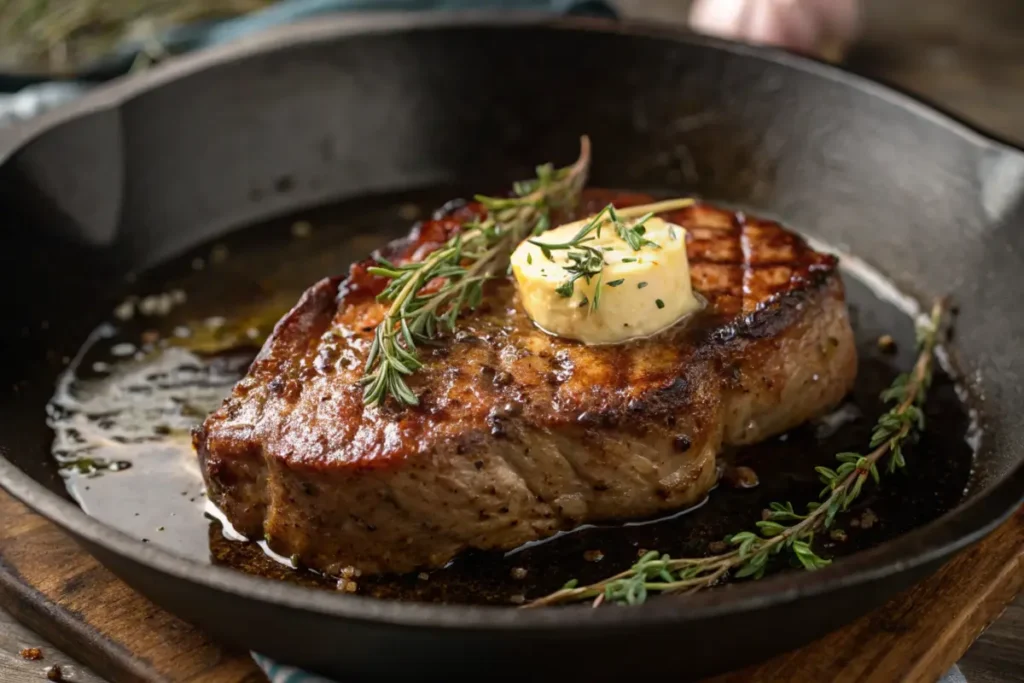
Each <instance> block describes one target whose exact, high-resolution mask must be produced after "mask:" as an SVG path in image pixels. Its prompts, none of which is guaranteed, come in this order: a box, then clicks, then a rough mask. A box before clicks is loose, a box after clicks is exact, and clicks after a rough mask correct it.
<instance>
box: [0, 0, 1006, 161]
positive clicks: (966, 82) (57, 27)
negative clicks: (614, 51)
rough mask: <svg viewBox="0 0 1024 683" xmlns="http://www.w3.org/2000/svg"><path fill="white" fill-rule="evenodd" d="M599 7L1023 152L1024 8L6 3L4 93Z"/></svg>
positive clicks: (631, 2) (578, 2)
mask: <svg viewBox="0 0 1024 683" xmlns="http://www.w3.org/2000/svg"><path fill="white" fill-rule="evenodd" d="M602 4H607V5H611V6H612V7H613V8H614V10H615V11H616V12H617V13H618V15H619V16H621V17H624V18H629V19H641V20H648V21H658V22H666V23H670V24H675V25H682V26H687V27H689V28H692V29H695V30H704V31H713V32H717V33H719V34H720V35H725V36H726V37H734V38H738V39H750V40H752V41H756V40H757V39H765V40H767V41H768V42H775V43H776V44H781V45H782V46H783V47H791V48H805V49H806V50H807V51H811V52H817V53H818V54H819V55H820V56H822V57H826V58H829V59H833V60H836V61H842V62H843V63H844V65H846V66H848V67H849V68H852V69H854V70H856V71H859V72H862V73H865V74H868V75H871V76H875V77H879V78H883V79H885V80H888V81H891V82H893V83H894V84H896V85H899V86H901V87H904V88H906V89H909V90H912V91H913V92H915V93H918V94H920V95H923V96H925V97H927V98H929V99H932V100H935V101H936V102H938V103H940V104H942V105H943V106H945V107H947V108H949V109H951V110H953V111H954V112H955V113H957V114H959V115H961V116H963V117H966V118H968V119H971V120H972V121H974V122H976V123H978V124H980V125H981V126H983V127H986V128H989V129H991V130H993V131H995V132H997V133H999V134H1001V135H1003V136H1005V137H1009V138H1012V139H1013V140H1015V141H1021V140H1024V123H1021V121H1022V117H1021V115H1020V114H1021V112H1024V87H1022V85H1024V40H1022V38H1024V2H1022V1H1021V0H696V2H695V1H694V0H606V1H605V2H590V1H586V0H504V1H502V0H448V1H444V0H284V1H283V2H275V1H274V0H0V93H11V92H16V91H17V90H19V89H20V88H22V87H24V86H25V85H29V84H31V83H33V82H35V81H37V80H38V79H39V77H41V76H43V77H47V78H50V77H52V78H75V77H82V76H84V77H87V78H108V77H110V76H111V75H115V74H116V73H117V72H118V71H123V70H124V69H125V68H126V65H130V67H131V68H135V69H141V68H146V67H147V66H149V65H150V64H152V63H153V62H156V61H159V60H161V59H165V58H167V57H168V56H169V55H170V54H173V53H175V52H178V51H183V50H190V49H197V48H200V47H202V46H204V44H207V43H210V42H215V41H223V40H224V39H226V38H230V37H234V36H236V35H241V34H244V33H245V32H247V31H249V30H250V29H251V28H253V27H257V28H258V27H265V26H268V25H272V24H273V23H275V22H276V23H282V22H284V21H288V20H294V19H295V18H298V17H301V16H307V17H308V16H316V15H317V14H320V13H326V12H330V11H338V10H344V9H350V10H361V9H367V8H373V9H376V8H383V9H407V8H410V7H413V8H423V9H429V8H438V7H440V8H452V7H480V6H483V7H507V8H510V9H515V8H527V9H550V10H554V11H565V10H566V8H570V7H574V8H579V7H585V9H592V7H593V6H599V5H602ZM695 4H696V5H697V6H696V7H695V6H694V5H695ZM587 6H589V7H587ZM850 8H853V10H855V16H856V21H855V26H854V27H850V26H849V25H843V26H840V30H839V31H838V33H839V35H838V36H836V35H828V33H829V31H828V30H826V29H827V28H828V27H827V26H826V24H827V22H828V20H829V19H831V20H835V19H836V18H837V17H838V19H839V20H840V23H841V24H849V22H848V21H845V20H846V19H848V16H846V15H848V14H849V11H850ZM246 17H249V18H253V17H259V18H260V20H259V21H256V20H255V19H251V20H250V21H249V23H248V24H246V23H245V21H244V20H245V18H246ZM239 18H242V19H243V21H242V22H238V21H234V22H232V21H231V20H232V19H239ZM225 20H228V21H227V22H226V23H225ZM225 28H227V29H228V30H225Z"/></svg>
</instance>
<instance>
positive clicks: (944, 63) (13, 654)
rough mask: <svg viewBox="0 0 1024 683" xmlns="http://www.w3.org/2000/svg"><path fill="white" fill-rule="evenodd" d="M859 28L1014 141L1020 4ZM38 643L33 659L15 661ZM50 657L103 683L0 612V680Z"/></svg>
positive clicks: (1008, 673)
mask: <svg viewBox="0 0 1024 683" xmlns="http://www.w3.org/2000/svg"><path fill="white" fill-rule="evenodd" d="M616 4H617V5H618V6H619V8H620V9H621V10H622V11H623V13H624V14H626V15H629V16H639V17H643V18H645V19H656V20H662V21H668V22H678V21H680V20H681V19H684V18H685V7H686V5H688V3H687V2H685V1H683V0H618V2H617V3H616ZM864 4H865V25H864V26H865V30H864V34H863V36H862V38H861V40H860V42H859V43H858V45H857V46H856V47H855V48H854V50H853V51H852V52H851V53H850V55H849V58H848V61H849V64H850V65H851V67H852V68H854V69H856V70H858V71H860V72H862V73H867V74H871V75H876V76H879V77H881V78H883V79H885V80H888V81H890V82H893V83H895V84H896V85H899V86H901V87H903V88H905V89H907V90H910V91H912V92H916V93H918V94H920V95H922V96H924V97H926V98H928V99H930V100H932V101H934V102H936V103H938V104H940V105H942V106H944V107H946V108H948V109H950V110H951V111H953V112H955V113H957V114H958V115H960V116H962V117H964V118H966V119H968V120H971V121H973V122H975V123H977V124H978V125H980V126H982V127H983V128H986V129H988V130H990V131H992V132H994V133H996V134H998V135H1001V136H1003V137H1004V138H1007V139H1009V140H1013V141H1018V142H1022V143H1024V2H1022V1H1021V0H865V3H864ZM25 647H40V648H42V650H43V659H42V660H41V661H29V660H26V659H23V658H22V657H21V656H20V654H19V652H20V650H21V649H22V648H25ZM53 664H58V665H60V666H61V667H62V670H63V672H64V674H65V678H66V679H67V680H69V681H75V682H77V683H104V682H103V679H101V678H100V677H99V676H97V675H96V674H95V673H93V672H91V671H89V670H88V669H86V668H84V667H82V666H79V665H78V664H77V663H76V662H74V661H72V660H71V659H69V658H68V657H66V656H65V655H63V654H62V653H61V652H60V651H59V650H58V649H57V648H55V647H53V646H52V645H50V644H49V643H47V642H46V641H44V640H42V639H41V638H40V637H39V636H37V635H36V634H34V633H33V632H31V631H30V630H28V629H26V628H25V627H23V626H21V625H20V624H18V623H17V622H16V621H15V620H14V619H13V618H11V617H10V616H9V615H8V614H7V613H6V612H5V611H3V610H2V609H0V682H3V683H29V682H32V683H35V682H38V681H41V680H44V681H45V680H46V674H45V670H46V668H47V667H49V666H51V665H53ZM960 669H961V671H962V672H963V674H964V676H965V677H966V678H967V681H968V683H1011V682H1016V681H1024V597H1018V599H1017V601H1016V602H1015V603H1013V604H1012V605H1010V606H1009V607H1008V608H1007V610H1006V612H1005V613H1004V614H1003V616H1002V617H1001V618H1000V619H999V620H998V621H996V622H995V623H994V624H993V625H992V626H991V627H990V628H989V629H988V631H986V632H985V633H984V634H983V635H982V636H981V637H980V638H979V639H978V640H977V642H975V643H974V645H973V646H972V647H971V649H970V650H969V651H968V652H967V654H966V655H965V656H964V658H963V659H962V660H961V662H960Z"/></svg>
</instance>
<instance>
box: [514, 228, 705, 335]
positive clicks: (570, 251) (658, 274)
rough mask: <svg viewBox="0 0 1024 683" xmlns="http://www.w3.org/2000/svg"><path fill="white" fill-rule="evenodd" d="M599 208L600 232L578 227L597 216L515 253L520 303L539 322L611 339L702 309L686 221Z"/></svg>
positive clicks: (650, 330)
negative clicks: (622, 217)
mask: <svg viewBox="0 0 1024 683" xmlns="http://www.w3.org/2000/svg"><path fill="white" fill-rule="evenodd" d="M602 214H604V215H605V216H606V217H605V218H604V219H603V220H601V216H602ZM602 214H598V215H597V218H598V220H599V221H600V222H601V223H602V225H601V229H600V231H598V230H597V229H596V228H594V229H592V230H591V231H590V232H589V233H587V234H586V237H585V238H582V239H580V233H581V230H583V229H585V228H586V227H587V226H588V225H591V226H592V227H593V222H594V220H595V217H594V216H592V217H590V218H586V219H584V220H581V221H576V222H573V223H568V224H565V225H561V226H558V227H556V228H554V229H552V230H549V231H547V232H545V233H543V234H541V235H540V236H539V237H535V238H532V239H528V240H524V241H523V242H522V243H520V244H519V246H518V247H517V248H516V250H515V251H514V252H513V253H512V273H513V275H514V276H515V279H516V284H517V286H518V289H519V298H520V301H521V304H522V306H523V308H524V309H525V311H526V314H527V315H529V316H530V318H531V319H532V320H533V321H534V322H535V323H536V324H537V325H538V326H539V327H540V328H542V329H543V330H545V331H547V332H548V333H550V334H554V335H557V336H560V337H566V338H569V339H576V340H578V341H581V342H584V343H586V344H610V343H616V342H622V341H626V340H628V339H633V338H636V337H643V336H648V335H651V334H654V333H655V332H658V331H660V330H663V329H665V328H666V327H669V326H670V325H672V324H674V323H676V322H677V321H679V320H680V319H681V318H683V317H685V316H687V315H690V314H692V313H694V312H695V311H697V310H699V309H700V308H701V306H702V304H701V302H700V300H699V299H698V297H697V296H696V294H695V293H694V291H693V289H692V287H691V283H690V268H689V262H688V260H687V257H686V231H685V229H684V228H682V227H681V226H679V225H675V224H672V223H668V222H666V221H664V220H662V219H660V218H657V217H654V216H650V215H648V216H645V217H642V218H631V219H626V220H619V221H616V220H614V218H615V216H614V214H611V215H610V216H609V213H608V210H607V209H606V210H605V211H604V212H602ZM630 231H631V234H626V233H627V232H630ZM574 240H576V241H574ZM567 245H573V246H567ZM637 247H639V248H637ZM574 254H575V256H574Z"/></svg>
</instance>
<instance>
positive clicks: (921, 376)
mask: <svg viewBox="0 0 1024 683" xmlns="http://www.w3.org/2000/svg"><path fill="white" fill-rule="evenodd" d="M945 310H946V309H945V305H944V303H943V302H937V303H936V304H935V305H934V306H933V308H932V311H931V315H930V316H929V317H928V319H927V320H926V321H923V322H921V323H919V325H918V348H919V354H918V357H917V362H915V363H914V367H913V369H912V370H911V371H910V372H909V373H908V374H903V375H900V376H899V377H897V378H896V380H895V381H894V382H893V384H892V386H891V387H890V388H889V389H887V390H886V391H885V392H883V393H882V399H883V400H884V401H885V402H887V403H892V404H894V405H893V407H892V408H891V409H890V410H889V411H888V412H886V413H885V414H883V415H882V416H881V417H880V418H879V419H878V422H877V423H876V426H875V430H874V433H873V434H872V436H871V442H870V448H871V449H873V450H871V451H870V452H869V453H867V454H866V455H863V454H860V453H839V454H837V455H836V460H837V461H838V463H839V464H838V466H837V467H836V468H835V469H833V468H831V467H817V468H815V470H816V471H817V473H818V476H819V478H820V479H821V482H822V483H823V484H824V485H825V488H824V489H823V490H822V492H821V498H822V500H821V501H820V502H817V501H815V502H811V503H808V504H807V506H806V512H804V513H799V512H797V511H796V508H795V507H794V506H793V504H792V503H789V502H787V503H771V504H770V505H769V506H768V508H767V509H766V510H765V511H764V513H763V515H762V519H761V520H760V521H758V522H755V524H754V526H755V527H756V530H752V531H742V532H740V533H736V534H732V535H730V536H726V537H725V539H724V543H725V544H726V546H728V547H730V548H731V549H730V550H728V551H727V552H724V553H719V554H715V555H709V556H707V557H696V558H673V557H671V556H669V555H665V554H662V553H659V552H657V551H651V552H649V553H646V554H645V555H644V556H643V557H642V558H640V560H639V561H638V562H636V564H634V565H633V566H632V567H630V568H629V569H627V570H626V571H624V572H621V573H619V574H616V575H615V576H612V577H610V578H607V579H605V580H603V581H599V582H597V583H594V584H591V585H588V586H579V585H578V583H576V582H575V581H570V582H569V583H567V584H565V586H564V587H563V588H562V589H561V590H558V591H555V592H554V593H551V594H550V595H547V596H544V597H542V598H539V599H537V600H534V601H532V602H530V603H527V604H526V605H525V607H540V606H545V605H555V604H562V603H569V602H578V601H581V600H593V602H594V606H595V607H596V606H598V605H600V604H602V603H605V602H612V603H621V604H627V605H637V604H641V603H643V602H645V601H646V600H647V597H648V596H649V595H650V594H651V593H692V592H695V591H699V590H703V589H705V588H708V587H711V586H714V585H716V584H717V583H719V582H720V581H722V580H724V579H726V578H727V577H729V576H731V577H733V578H736V579H742V578H747V577H749V578H752V579H759V578H761V577H762V576H764V574H765V571H766V569H767V567H768V562H769V560H770V559H771V558H772V557H775V556H778V555H781V554H784V553H785V554H788V555H789V557H790V559H791V560H792V562H793V563H794V564H796V565H797V566H800V567H803V568H804V569H807V570H814V569H819V568H821V567H824V566H827V565H828V564H830V563H831V560H829V559H826V558H823V557H821V556H820V555H818V554H817V553H816V552H815V550H814V548H813V543H814V537H815V534H816V533H819V532H823V531H828V530H830V529H831V527H832V525H833V524H834V522H835V520H836V517H837V515H838V514H839V513H840V512H843V511H845V510H847V509H848V508H849V507H850V505H851V504H852V503H853V502H854V501H855V500H857V498H858V497H859V496H860V494H861V491H862V489H863V487H864V485H865V484H866V483H867V482H868V480H869V479H871V480H874V482H875V483H876V484H878V483H879V482H880V481H881V473H880V471H879V470H880V465H881V464H882V463H883V461H884V460H886V459H887V462H886V467H885V469H886V470H887V471H888V472H889V473H892V472H895V471H896V470H898V469H902V468H904V467H906V460H905V459H904V455H903V448H904V446H905V445H906V444H907V443H913V442H914V441H915V440H916V438H917V437H918V436H919V434H920V433H921V431H923V430H924V412H923V405H924V402H925V397H926V394H927V391H928V388H929V387H930V386H931V380H932V368H933V364H934V355H935V348H936V345H937V343H938V339H939V335H940V331H941V329H942V325H943V320H944V317H945Z"/></svg>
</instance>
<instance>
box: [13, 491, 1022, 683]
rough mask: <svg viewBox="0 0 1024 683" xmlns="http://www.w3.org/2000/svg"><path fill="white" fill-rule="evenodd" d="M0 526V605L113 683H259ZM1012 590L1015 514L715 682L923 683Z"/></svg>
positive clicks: (96, 574) (28, 518)
mask: <svg viewBox="0 0 1024 683" xmlns="http://www.w3.org/2000/svg"><path fill="white" fill-rule="evenodd" d="M0 517H2V518H3V519H4V522H5V524H4V525H0V603H2V604H3V605H4V607H6V608H7V609H8V610H10V611H11V613H12V614H14V615H15V616H16V617H17V618H18V619H19V620H20V621H22V622H23V623H25V624H27V625H28V626H29V627H31V628H34V629H35V630H36V631H37V632H39V633H40V634H41V635H42V636H43V637H45V638H47V639H48V640H49V641H50V642H52V643H53V644H54V645H56V646H57V647H59V648H61V649H62V650H63V651H64V652H66V653H67V654H69V655H71V656H73V657H75V658H77V659H78V660H79V661H81V662H83V663H84V664H86V665H87V666H89V667H91V668H92V669H93V670H95V671H96V672H97V673H98V674H100V675H102V676H105V677H106V678H108V679H109V680H110V681H112V683H139V682H144V683H151V682H152V683H156V682H160V683H256V682H258V681H265V680H266V679H265V677H264V676H263V675H262V673H260V672H259V671H258V669H257V668H256V666H255V665H254V664H253V662H252V660H251V659H250V658H249V657H248V655H247V654H246V653H236V652H229V651H227V650H224V649H222V648H221V647H219V646H218V645H217V644H215V643H213V642H211V641H210V640H208V639H207V638H206V637H205V636H204V635H203V634H202V633H201V632H200V631H198V630H197V629H195V628H193V627H191V626H189V625H188V624H185V623H184V622H182V621H181V620H179V619H178V618H176V617H174V616H172V615H170V614H168V613H167V612H164V611H162V610H160V609H159V608H157V607H156V606H155V605H153V604H152V603H150V602H149V601H148V600H146V599H145V598H143V597H142V596H140V595H139V594H137V593H135V592H133V591H132V590H131V589H130V588H128V587H127V586H126V585H124V584H123V583H121V582H120V581H119V580H118V579H117V578H115V577H114V576H113V575H112V574H110V573H109V572H108V571H107V570H105V569H104V568H103V567H102V566H100V565H99V564H98V563H97V562H96V561H95V560H94V559H93V558H92V557H91V556H90V555H88V554H87V553H86V552H85V551H84V550H82V549H81V548H80V547H79V546H78V545H77V544H76V543H74V542H73V541H72V540H71V539H70V538H69V537H67V536H66V535H65V534H63V533H62V532H61V531H60V530H58V529H57V528H56V527H54V526H53V525H52V524H50V523H49V522H47V521H46V520H44V519H42V518H41V517H39V516H38V515H35V514H33V513H32V512H30V511H29V510H28V509H27V508H25V507H24V506H23V505H21V504H20V503H18V502H17V501H15V500H13V499H12V498H11V497H9V496H8V495H6V494H4V493H0ZM1022 584H1024V509H1021V510H1020V511H1018V513H1017V514H1015V515H1014V516H1013V517H1012V518H1011V519H1010V520H1009V521H1007V522H1006V523H1005V524H1004V525H1003V526H1001V527H1000V528H999V529H997V530H996V531H994V532H993V533H992V534H991V535H990V536H989V537H988V538H986V539H984V540H983V541H982V542H980V543H979V544H977V545H975V546H974V547H972V548H970V549H968V550H966V551H964V552H963V553H961V554H960V555H958V556H957V557H956V558H954V559H953V560H952V561H951V562H950V563H949V564H947V565H946V566H945V567H944V568H943V569H941V570H940V571H939V572H938V573H937V574H935V575H934V576H933V577H931V578H930V579H929V580H927V581H925V582H924V583H922V584H920V585H918V586H916V587H915V588H913V589H911V590H909V591H907V592H906V593H904V594H902V595H900V596H898V597H897V598H895V599H893V600H892V601H890V602H889V603H888V604H886V605H885V606H884V607H882V608H881V609H879V610H877V611H875V612H873V613H872V614H869V615H868V616H866V617H864V618H862V619H860V620H858V621H856V622H854V623H853V624H850V625H849V626H847V627H845V628H843V629H841V630H840V631H837V632H835V633H833V634H831V635H828V636H826V637H825V638H822V639H821V640H819V641H817V642H815V643H813V644H811V645H810V646H808V647H805V648H803V649H801V650H798V651H796V652H793V653H789V654H785V655H782V656H780V657H777V658H775V659H772V660H770V661H768V662H766V663H764V664H762V665H760V666H757V667H752V668H750V669H746V670H743V671H739V672H736V673H734V674H729V675H726V676H721V677H718V678H716V679H714V681H713V683H741V682H742V683H748V682H755V683H776V682H779V683H781V682H783V681H785V682H789V681H805V680H806V681H811V680H814V681H837V682H839V683H844V682H850V683H853V682H855V681H856V682H857V683H875V682H877V683H891V682H893V681H901V682H903V683H926V682H927V683H931V682H932V681H935V680H936V679H937V678H938V677H939V676H941V675H942V674H943V673H944V672H945V671H946V670H948V669H949V667H950V666H952V665H953V664H954V663H955V662H956V661H957V660H958V659H959V658H960V656H961V655H962V654H963V653H964V651H965V650H966V649H967V648H968V647H969V646H970V644H971V643H972V642H973V641H974V639H975V638H976V637H977V636H978V634H979V633H980V632H981V631H982V630H983V629H984V628H985V627H986V626H987V625H988V624H989V623H991V622H992V620H993V619H995V618H996V617H997V616H998V615H999V614H1000V613H1001V612H1002V611H1003V609H1004V608H1005V606H1006V604H1007V603H1009V602H1010V601H1011V600H1013V597H1014V596H1015V595H1016V594H1017V592H1018V591H1019V590H1020V589H1021V587H1022ZM0 671H2V669H0ZM85 680H88V679H85Z"/></svg>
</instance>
